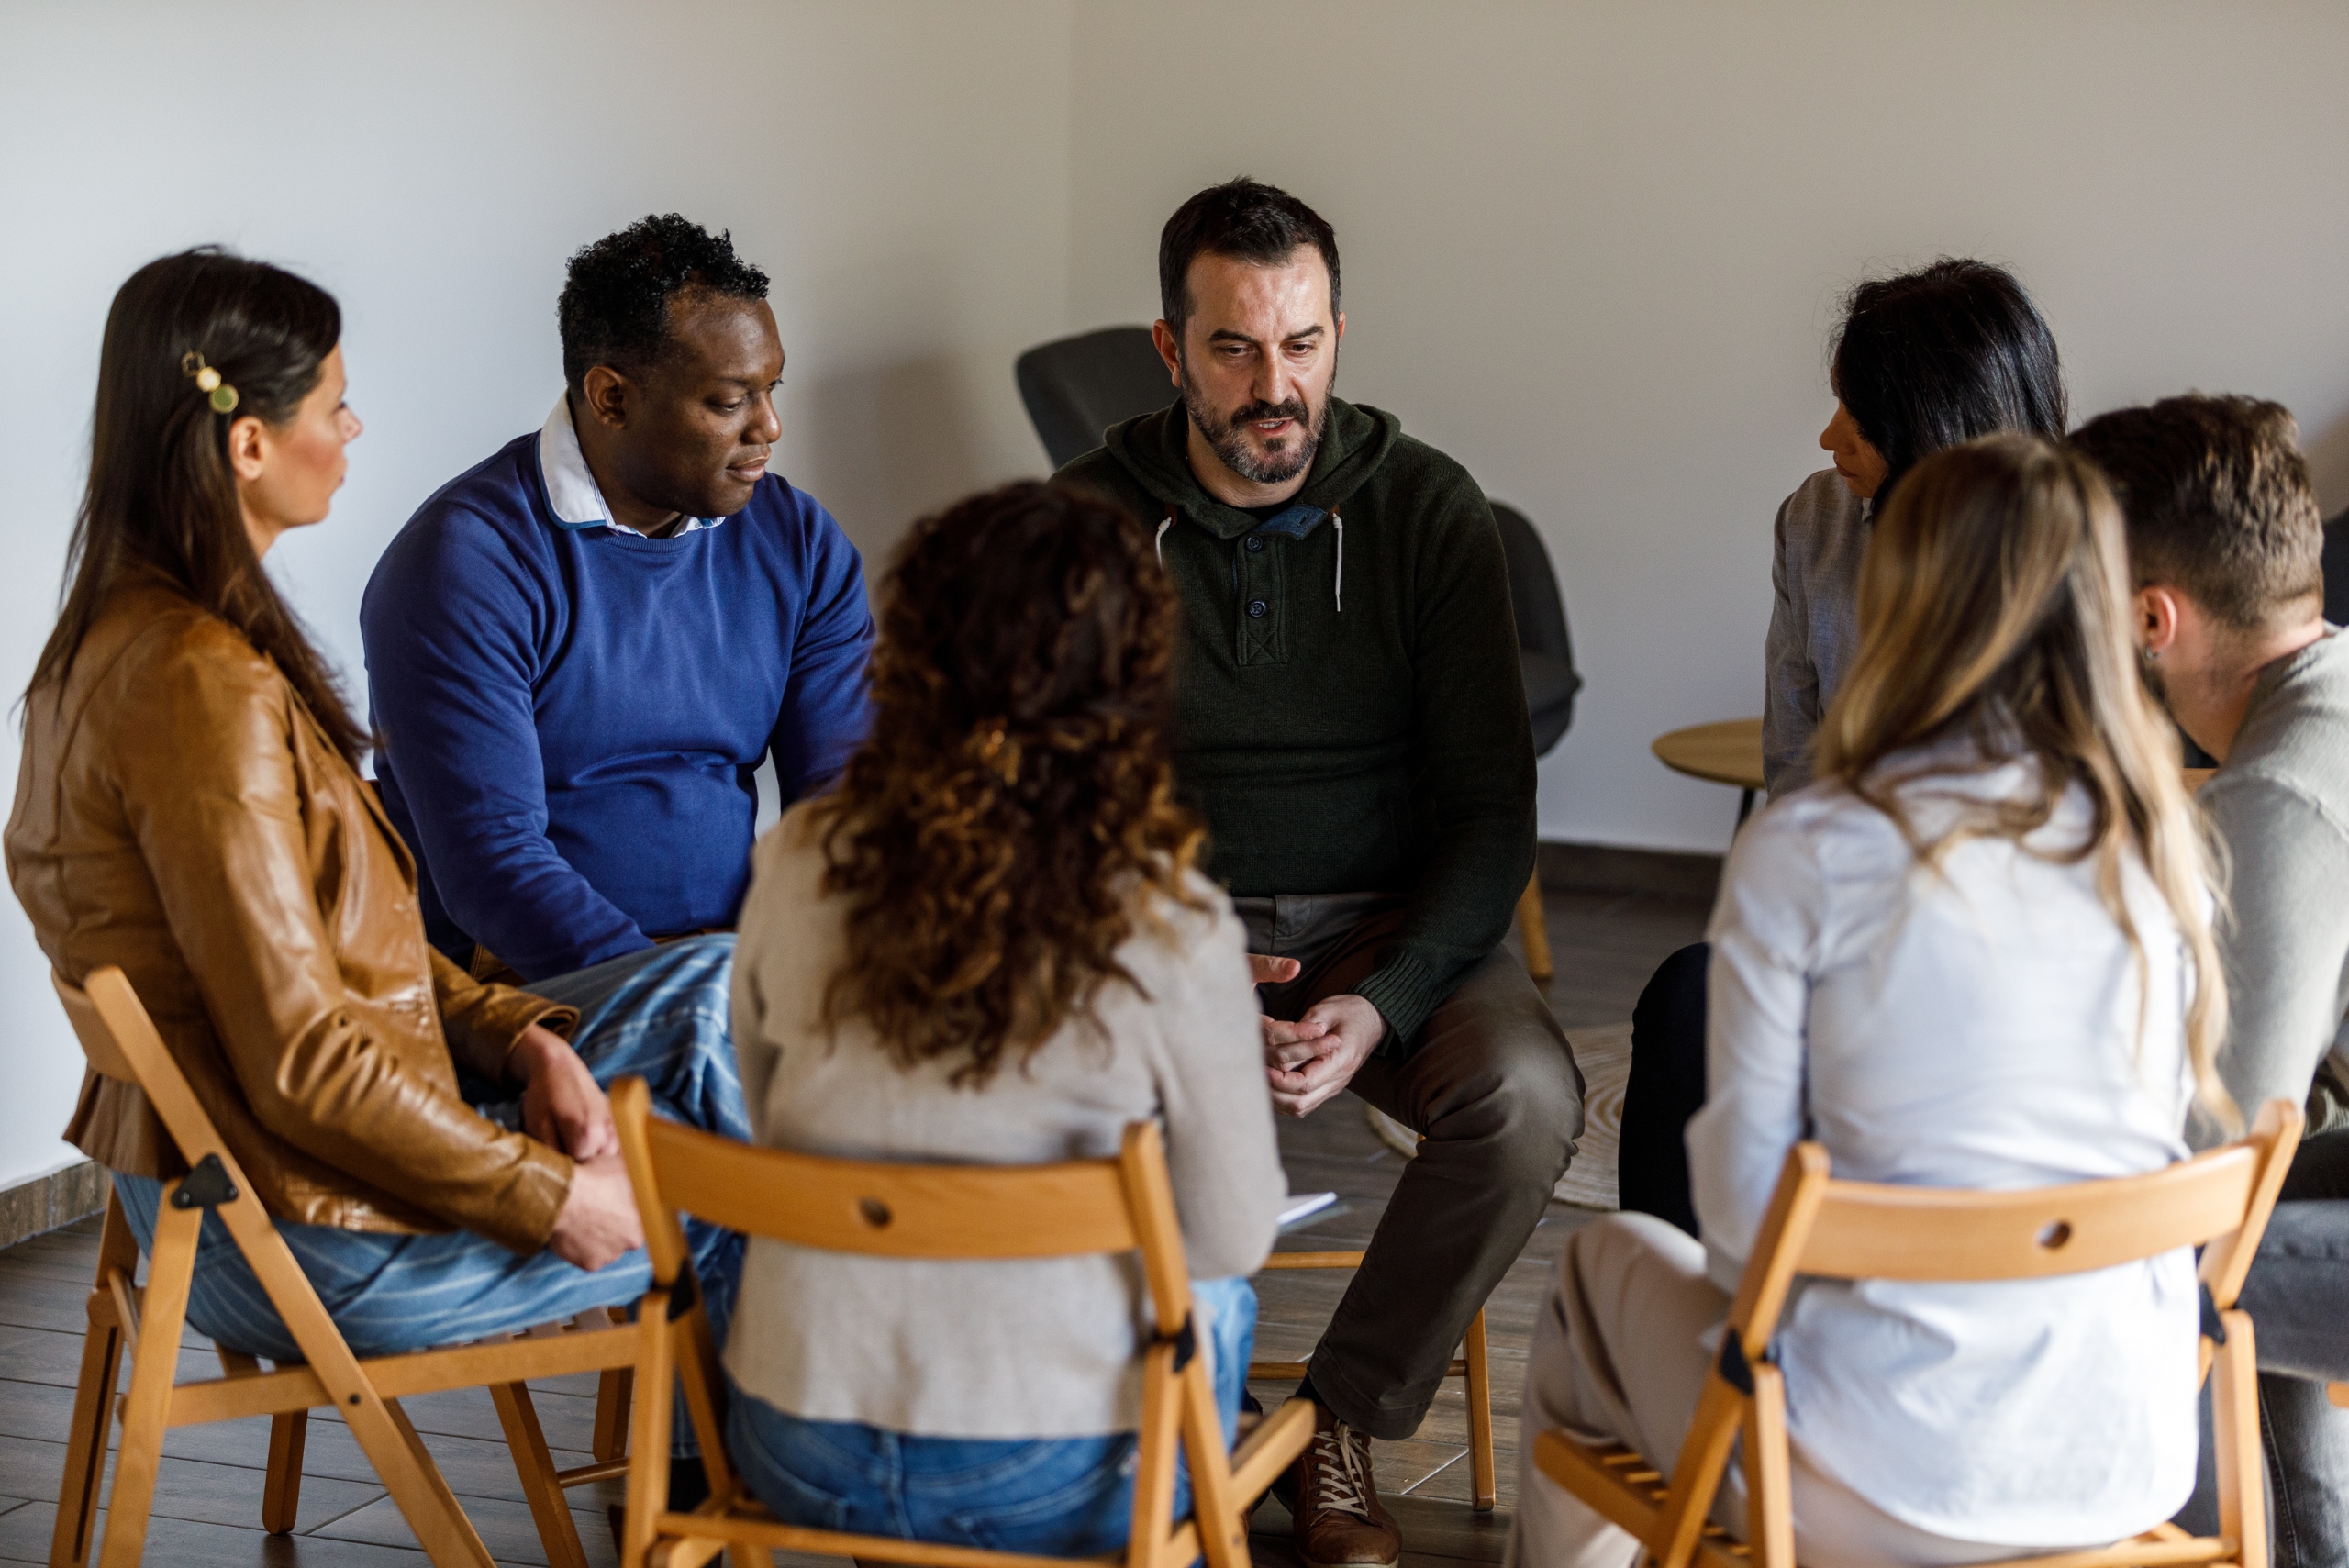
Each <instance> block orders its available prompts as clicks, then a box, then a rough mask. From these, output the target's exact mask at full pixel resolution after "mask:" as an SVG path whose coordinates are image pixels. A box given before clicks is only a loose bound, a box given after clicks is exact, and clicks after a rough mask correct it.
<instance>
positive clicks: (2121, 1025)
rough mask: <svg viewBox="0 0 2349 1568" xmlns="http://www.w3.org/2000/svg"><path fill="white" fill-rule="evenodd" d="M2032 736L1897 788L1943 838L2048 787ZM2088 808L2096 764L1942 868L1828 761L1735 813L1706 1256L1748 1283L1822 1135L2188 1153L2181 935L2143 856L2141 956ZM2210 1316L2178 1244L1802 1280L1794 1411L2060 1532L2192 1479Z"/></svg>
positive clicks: (1894, 1171) (1861, 1464)
mask: <svg viewBox="0 0 2349 1568" xmlns="http://www.w3.org/2000/svg"><path fill="white" fill-rule="evenodd" d="M1933 755H1934V754H1933V753H1924V754H1923V756H1924V757H1925V758H1931V757H1932V756H1933ZM1920 760H1921V759H1920V754H1919V753H1915V752H1912V753H1909V754H1907V755H1906V756H1904V757H1902V758H1901V759H1899V761H1900V762H1904V763H1914V762H1918V761H1920ZM2036 766H2037V764H2036V763H2033V762H2007V763H2004V764H2002V765H1999V766H1997V767H1994V768H1992V769H1990V770H1989V771H1988V772H1987V773H1972V774H1967V773H1958V772H1941V773H1934V774H1932V775H1929V776H1927V777H1924V778H1921V779H1920V780H1917V781H1915V782H1914V783H1911V784H1906V785H1902V786H1899V795H1900V797H1901V799H1902V800H1903V802H1904V804H1906V806H1908V808H1909V813H1910V816H1911V818H1912V820H1913V821H1914V822H1915V823H1916V825H1917V827H1918V828H1919V830H1920V832H1921V833H1923V834H1925V835H1926V836H1928V837H1929V838H1930V837H1932V836H1935V835H1938V834H1939V833H1940V832H1941V831H1943V829H1944V828H1946V827H1947V826H1948V824H1949V823H1950V821H1951V819H1952V818H1953V817H1954V815H1955V814H1956V813H1957V812H1959V811H1961V810H1964V809H1966V804H1965V803H1969V802H1970V803H1976V804H1978V803H1980V802H1984V801H1987V800H1994V799H2007V800H2013V799H2018V798H2022V797H2026V796H2027V795H2030V794H2031V793H2032V792H2033V790H2034V787H2035V786H2034V779H2033V775H2034V773H2035V769H2036ZM2090 821H2091V812H2090V807H2089V804H2088V800H2087V794H2086V792H2085V791H2083V790H2082V789H2080V788H2079V787H2078V786H2077V785H2075V786H2073V787H2072V789H2071V790H2070V791H2069V793H2068V794H2067V795H2065V798H2064V800H2063V801H2062V803H2061V804H2060V805H2059V806H2057V808H2056V810H2055V813H2054V817H2053V818H2052V819H2051V820H2050V821H2049V822H2048V823H2047V825H2046V826H2045V827H2043V828H2041V829H2039V830H2038V831H2037V832H2034V833H2032V835H2031V836H2030V838H2029V839H2028V840H2025V841H2024V842H2023V843H2021V844H2018V843H2017V842H2015V841H2014V840H2011V839H2006V838H1999V837H1995V836H1984V837H1979V838H1976V839H1973V840H1968V841H1966V842H1964V843H1962V844H1960V845H1958V846H1957V847H1955V848H1954V849H1952V850H1951V851H1949V852H1948V854H1947V855H1946V856H1945V857H1944V858H1943V862H1942V863H1941V866H1940V868H1939V869H1938V870H1935V869H1932V868H1929V867H1927V866H1925V865H1923V864H1921V863H1920V862H1919V861H1918V859H1917V856H1916V854H1915V852H1914V851H1911V850H1910V849H1909V844H1908V842H1907V841H1906V840H1904V839H1903V838H1902V836H1901V834H1900V831H1899V829H1898V828H1897V827H1896V826H1895V825H1894V824H1893V823H1892V821H1891V820H1890V818H1888V817H1886V816H1885V815H1884V813H1882V812H1880V811H1878V810H1876V808H1875V807H1873V806H1869V805H1867V804H1865V802H1863V801H1861V800H1860V799H1858V798H1857V797H1856V796H1854V795H1852V794H1850V793H1849V792H1848V791H1846V790H1844V789H1843V788H1842V787H1841V786H1840V785H1837V784H1819V785H1816V786H1813V787H1811V788H1809V789H1804V790H1800V791H1798V792H1797V793H1795V794H1792V795H1787V796H1784V797H1782V798H1781V799H1779V800H1778V801H1777V802H1776V804H1774V805H1772V806H1770V807H1769V808H1768V809H1767V810H1765V811H1764V812H1763V813H1761V815H1759V816H1757V817H1754V818H1753V821H1752V822H1750V823H1748V824H1747V825H1746V828H1745V830H1744V831H1743V832H1742V833H1741V834H1739V835H1738V839H1737V842H1736V844H1735V845H1734V846H1733V848H1732V849H1731V852H1730V858H1729V864H1728V866H1727V868H1726V870H1725V872H1724V873H1723V877H1722V883H1721V892H1720V903H1719V904H1718V905H1717V906H1716V907H1715V909H1714V911H1713V919H1712V927H1711V930H1710V933H1709V934H1710V936H1711V938H1712V943H1713V951H1712V967H1711V978H1710V996H1709V1030H1708V1034H1709V1038H1708V1041H1707V1047H1706V1073H1707V1094H1706V1100H1705V1107H1704V1109H1703V1110H1702V1111H1700V1112H1698V1115H1697V1118H1696V1119H1695V1120H1693V1121H1691V1122H1690V1123H1689V1124H1688V1130H1687V1143H1688V1165H1689V1175H1690V1178H1691V1187H1692V1192H1693V1195H1694V1197H1695V1201H1696V1207H1697V1214H1698V1218H1699V1219H1700V1220H1701V1221H1702V1223H1703V1226H1704V1240H1705V1247H1706V1251H1707V1252H1708V1254H1709V1265H1710V1270H1709V1272H1710V1273H1712V1275H1713V1279H1714V1282H1715V1283H1716V1284H1721V1285H1722V1286H1723V1288H1724V1289H1733V1288H1734V1287H1735V1286H1736V1284H1737V1278H1738V1271H1739V1270H1740V1268H1741V1267H1742V1264H1743V1262H1744V1261H1745V1257H1746V1255H1747V1253H1748V1252H1749V1251H1751V1249H1752V1247H1753V1240H1754V1234H1755V1231H1756V1230H1757V1229H1758V1228H1759V1226H1760V1224H1761V1221H1762V1218H1763V1213H1764V1211H1765V1208H1766V1207H1767V1206H1768V1204H1769V1201H1770V1194H1771V1191H1772V1189H1773V1187H1774V1186H1775V1184H1776V1182H1777V1180H1778V1173H1779V1169H1780V1167H1781V1166H1782V1165H1783V1164H1784V1162H1785V1161H1786V1156H1787V1149H1788V1148H1789V1147H1790V1146H1792V1145H1793V1144H1794V1143H1795V1142H1796V1141H1797V1140H1800V1139H1804V1138H1814V1139H1817V1140H1819V1141H1820V1143H1822V1144H1824V1145H1825V1146H1826V1148H1827V1151H1828V1154H1829V1156H1830V1157H1831V1159H1832V1160H1833V1161H1834V1166H1835V1174H1836V1175H1838V1176H1842V1177H1848V1178H1851V1179H1853V1180H1857V1181H1863V1182H1891V1183H1901V1184H1914V1185H1921V1186H1942V1187H1972V1188H1977V1189H1983V1188H1990V1189H1995V1188H2015V1187H2039V1186H2052V1185H2055V1184H2062V1183H2070V1182H2079V1181H2086V1180H2090V1179H2093V1178H2098V1177H2108V1176H2126V1175H2134V1174H2137V1173H2142V1172H2146V1171H2155V1170H2159V1169H2161V1168H2162V1167H2164V1166H2165V1165H2167V1164H2169V1163H2170V1162H2172V1161H2175V1160H2178V1159H2182V1158H2184V1157H2185V1155H2186V1152H2187V1150H2186V1144H2185V1141H2184V1139H2183V1137H2182V1136H2181V1135H2182V1133H2183V1130H2184V1124H2185V1118H2186V1108H2187V1104H2188V1095H2189V1093H2190V1080H2189V1077H2188V1071H2187V1066H2186V1051H2185V1040H2184V1018H2185V1012H2186V1006H2187V1000H2188V994H2189V992H2190V989H2191V980H2190V971H2188V969H2187V967H2186V964H2185V961H2184V951H2183V941H2182V939H2181V938H2180V936H2179V934H2178V929H2177V926H2176V922H2175V921H2174V920H2173V919H2172V918H2171V916H2170V912H2169V909H2168V906H2167V905H2166V904H2165V903H2164V902H2163V900H2162V898H2161V896H2160V895H2159V893H2158V892H2157V891H2156V889H2155V888H2154V884H2153V879H2152V878H2151V876H2150V875H2148V874H2147V873H2146V872H2145V869H2144V867H2143V863H2142V862H2139V861H2138V860H2137V859H2136V857H2134V856H2133V855H2132V856H2130V857H2128V859H2127V860H2126V861H2125V862H2123V867H2122V872H2121V895H2122V897H2123V899H2124V900H2125V903H2126V906H2127V908H2128V910H2129V913H2130V917H2131V919H2132V921H2133V922H2134V924H2135V926H2136V929H2137V930H2138V933H2139V934H2140V936H2141V937H2142V939H2143V944H2144V957H2143V965H2142V968H2141V967H2140V964H2139V962H2138V960H2137V959H2136V957H2135V955H2134V954H2132V952H2131V951H2130V947H2129V943H2128V940H2127V939H2126V938H2125V937H2124V936H2123V934H2122V932H2121V927H2120V924H2119V923H2118V922H2117V921H2116V920H2115V919H2114V918H2113V917H2112V916H2111V914H2110V913H2109V912H2108V911H2107V909H2106V908H2105V906H2104V903H2103V901H2102V899H2101V898H2100V897H2099V894H2098V889H2097V865H2096V861H2095V859H2094V858H2093V857H2090V858H2088V859H2087V860H2082V861H2069V860H2067V859H2066V858H2065V851H2066V850H2067V848H2068V847H2070V846H2072V845H2076V844H2077V843H2079V842H2080V841H2081V840H2082V838H2083V836H2084V835H2085V834H2086V833H2087V831H2088V828H2089V826H2090ZM2141 996H2143V997H2144V998H2145V999H2146V1002H2147V1006H2145V1007H2144V1008H2143V1022H2142V1031H2143V1032H2142V1034H2141V1033H2140V1011H2139V1006H2138V1003H2139V998H2140V997H2141ZM2197 1322H2198V1297H2197V1295H2196V1291H2195V1283H2194V1255H2193V1253H2192V1251H2190V1250H2188V1249H2186V1248H2180V1249H2179V1250H2177V1251H2175V1252H2171V1253H2167V1254H2165V1255H2164V1256H2162V1257H2160V1258H2157V1259H2154V1260H2150V1261H2148V1262H2139V1263H2128V1264H2123V1265H2121V1266H2120V1267H2117V1268H2110V1269H2103V1270H2099V1271H2097V1272H2095V1273H2078V1274H2065V1275H2058V1276H2055V1277H2053V1278H2047V1279H2036V1280H2024V1281H2015V1282H2000V1283H1995V1284H1909V1283H1897V1282H1892V1281H1887V1280H1864V1281H1858V1282H1854V1283H1851V1284H1844V1283H1841V1282H1833V1281H1827V1280H1813V1281H1809V1282H1806V1284H1804V1285H1803V1286H1802V1287H1801V1289H1800V1290H1799V1293H1798V1296H1796V1297H1795V1299H1794V1300H1793V1301H1792V1302H1791V1303H1790V1304H1789V1306H1788V1307H1787V1312H1786V1315H1785V1317H1784V1318H1782V1319H1781V1320H1780V1329H1779V1333H1778V1337H1777V1340H1776V1345H1775V1347H1774V1348H1775V1351H1776V1359H1777V1361H1778V1362H1779V1364H1780V1365H1781V1366H1782V1367H1784V1368H1785V1371H1786V1378H1787V1410H1788V1416H1787V1420H1788V1424H1789V1428H1790V1429H1791V1432H1792V1435H1793V1438H1794V1440H1795V1441H1796V1443H1798V1445H1800V1446H1801V1447H1802V1448H1803V1449H1804V1450H1805V1451H1807V1453H1808V1455H1809V1458H1810V1460H1811V1461H1812V1462H1814V1463H1816V1464H1817V1465H1818V1466H1819V1468H1820V1469H1821V1470H1823V1471H1825V1472H1827V1473H1829V1474H1830V1475H1832V1476H1834V1477H1835V1478H1836V1479H1838V1480H1840V1481H1842V1483H1844V1484H1845V1485H1848V1486H1850V1487H1851V1488H1852V1489H1853V1490H1854V1491H1855V1492H1858V1493H1859V1494H1860V1495H1861V1496H1864V1497H1865V1498H1867V1499H1868V1501H1869V1502H1871V1503H1873V1504H1875V1505H1876V1507H1879V1508H1881V1509H1883V1510H1884V1511H1885V1512H1887V1513H1888V1514H1891V1515H1892V1516H1893V1517H1894V1518H1898V1519H1901V1520H1904V1521H1906V1522H1907V1523H1909V1524H1911V1525H1915V1526H1917V1527H1918V1528H1919V1529H1927V1530H1932V1531H1935V1532H1938V1533H1941V1534H1945V1535H1954V1536H1958V1537H1961V1538H1962V1539H1965V1540H1982V1541H1999V1542H2009V1543H2015V1544H2018V1545H2032V1546H2039V1545H2045V1544H2050V1543H2060V1542H2071V1541H2081V1540H2088V1539H2091V1538H2093V1539H2096V1540H2112V1539H2115V1538H2118V1537H2120V1536H2122V1535H2125V1534H2128V1533H2129V1532H2131V1531H2132V1530H2137V1529H2143V1528H2145V1526H2146V1525H2148V1524H2150V1523H2151V1522H2153V1521H2154V1520H2156V1519H2162V1518H2167V1517H2168V1516H2169V1515H2170V1513H2171V1512H2173V1511H2174V1510H2175V1509H2176V1507H2178V1505H2179V1504H2181V1503H2183V1502H2184V1501H2185V1500H2186V1497H2187V1494H2188V1492H2190V1491H2191V1490H2192V1489H2193V1485H2194V1463H2195V1449H2196V1435H2195V1392H2194V1391H2195V1380H2196V1372H2197V1368H2196V1363H2195V1330H2196V1325H2197Z"/></svg>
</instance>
